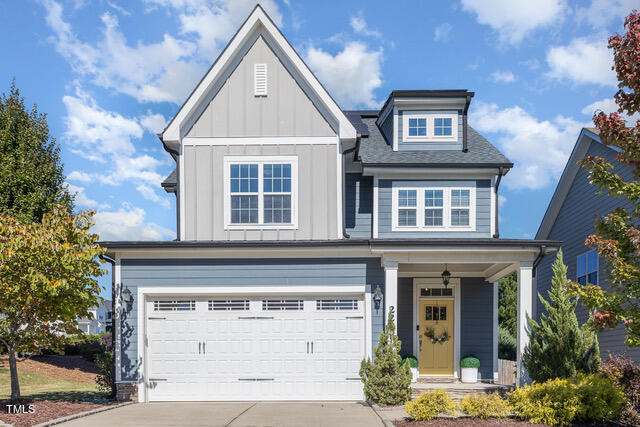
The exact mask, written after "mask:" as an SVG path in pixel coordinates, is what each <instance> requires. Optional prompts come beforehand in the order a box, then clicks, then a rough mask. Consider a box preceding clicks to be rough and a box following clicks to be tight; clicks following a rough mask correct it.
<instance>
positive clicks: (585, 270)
mask: <svg viewBox="0 0 640 427" xmlns="http://www.w3.org/2000/svg"><path fill="white" fill-rule="evenodd" d="M576 281H577V282H578V283H580V284H581V285H583V286H584V285H586V284H591V285H597V284H598V252H596V251H595V249H594V250H590V251H589V252H585V253H583V254H581V255H578V259H577V265H576Z"/></svg>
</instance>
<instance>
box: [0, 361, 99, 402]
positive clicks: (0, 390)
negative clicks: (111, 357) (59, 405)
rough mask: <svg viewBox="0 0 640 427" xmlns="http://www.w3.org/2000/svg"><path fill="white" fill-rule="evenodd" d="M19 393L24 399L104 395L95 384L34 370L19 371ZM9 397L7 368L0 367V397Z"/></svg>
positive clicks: (62, 398)
mask: <svg viewBox="0 0 640 427" xmlns="http://www.w3.org/2000/svg"><path fill="white" fill-rule="evenodd" d="M18 379H19V380H20V392H21V393H20V394H21V396H22V397H23V398H25V399H38V400H85V399H94V398H102V397H105V393H102V392H101V391H99V390H98V387H97V385H96V384H87V383H78V382H73V381H67V380H61V379H58V378H51V377H48V376H46V375H44V374H38V373H35V372H19V373H18ZM10 397H11V377H10V374H9V369H8V368H0V399H8V398H10Z"/></svg>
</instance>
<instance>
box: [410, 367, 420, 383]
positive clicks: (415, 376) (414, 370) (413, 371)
mask: <svg viewBox="0 0 640 427" xmlns="http://www.w3.org/2000/svg"><path fill="white" fill-rule="evenodd" d="M419 376H420V373H419V372H418V368H411V381H412V382H414V383H415V382H416V381H418V377H419Z"/></svg>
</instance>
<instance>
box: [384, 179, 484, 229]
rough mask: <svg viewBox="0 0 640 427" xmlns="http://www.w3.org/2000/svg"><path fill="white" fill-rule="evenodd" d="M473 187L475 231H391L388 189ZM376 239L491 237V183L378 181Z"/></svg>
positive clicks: (390, 204) (391, 206)
mask: <svg viewBox="0 0 640 427" xmlns="http://www.w3.org/2000/svg"><path fill="white" fill-rule="evenodd" d="M407 186H412V187H425V188H426V187H456V186H469V187H473V186H475V187H476V230H475V231H392V227H391V221H392V209H393V205H392V189H393V188H397V187H407ZM378 208H379V213H378V237H379V238H381V239H384V238H403V237H406V238H426V237H490V235H491V181H489V180H488V179H480V180H476V181H462V180H449V181H429V180H419V181H411V180H388V179H381V180H380V181H378Z"/></svg>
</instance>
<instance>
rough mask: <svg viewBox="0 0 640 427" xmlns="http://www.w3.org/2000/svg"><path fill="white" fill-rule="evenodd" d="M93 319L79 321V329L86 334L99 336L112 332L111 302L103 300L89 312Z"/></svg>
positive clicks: (86, 318) (87, 318)
mask: <svg viewBox="0 0 640 427" xmlns="http://www.w3.org/2000/svg"><path fill="white" fill-rule="evenodd" d="M89 313H90V314H91V317H90V318H89V317H83V318H80V319H78V329H80V330H81V331H82V332H84V333H86V334H99V333H101V332H110V331H111V318H112V314H113V312H112V310H111V300H103V301H102V302H101V303H100V304H98V305H97V306H96V307H93V308H91V309H90V310H89Z"/></svg>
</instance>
